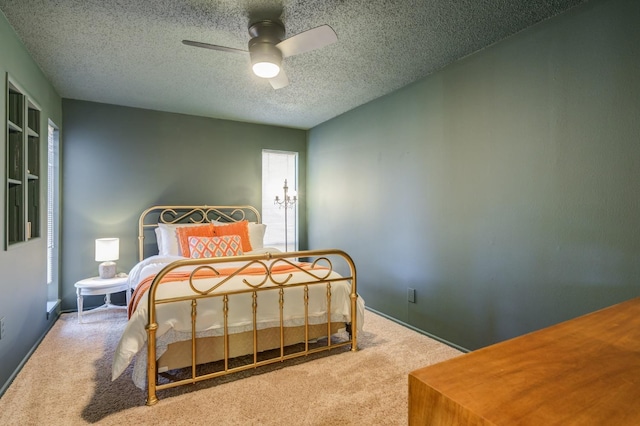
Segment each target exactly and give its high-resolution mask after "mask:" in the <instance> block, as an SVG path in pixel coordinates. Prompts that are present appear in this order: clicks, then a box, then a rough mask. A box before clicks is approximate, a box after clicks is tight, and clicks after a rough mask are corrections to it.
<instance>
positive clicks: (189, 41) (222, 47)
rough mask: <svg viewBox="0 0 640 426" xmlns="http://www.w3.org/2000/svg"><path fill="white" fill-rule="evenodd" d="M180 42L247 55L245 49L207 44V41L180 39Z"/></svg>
mask: <svg viewBox="0 0 640 426" xmlns="http://www.w3.org/2000/svg"><path fill="white" fill-rule="evenodd" d="M182 43H183V44H186V45H187V46H193V47H203V48H205V49H211V50H219V51H221V52H229V53H239V54H242V55H248V54H249V52H247V51H246V50H242V49H234V48H233V47H225V46H218V45H215V44H209V43H202V42H199V41H191V40H182Z"/></svg>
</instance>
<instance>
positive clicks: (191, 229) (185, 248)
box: [176, 224, 215, 257]
mask: <svg viewBox="0 0 640 426" xmlns="http://www.w3.org/2000/svg"><path fill="white" fill-rule="evenodd" d="M176 234H177V235H178V242H179V243H180V252H181V253H180V255H181V256H184V257H191V251H190V250H189V237H214V236H215V234H214V233H213V225H211V224H206V225H202V226H180V227H178V228H176Z"/></svg>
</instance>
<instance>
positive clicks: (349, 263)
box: [146, 249, 358, 405]
mask: <svg viewBox="0 0 640 426" xmlns="http://www.w3.org/2000/svg"><path fill="white" fill-rule="evenodd" d="M297 259H308V261H306V262H298V261H297ZM222 262H225V263H226V262H233V263H234V265H235V264H237V265H238V266H237V267H234V268H233V270H228V269H229V268H225V270H222V269H221V268H219V267H217V264H218V263H222ZM187 268H188V269H189V271H190V272H189V273H188V274H186V276H185V278H184V281H185V282H188V286H189V288H190V289H191V291H190V294H187V295H181V296H179V297H175V296H172V297H169V298H163V297H161V296H159V294H158V288H159V287H161V286H162V285H163V283H166V282H167V279H168V277H171V276H173V277H174V278H172V279H173V280H175V275H176V273H177V271H184V270H185V269H187ZM338 271H339V272H338ZM345 292H346V293H345ZM341 293H342V294H345V298H344V299H338V298H337V296H338V295H339V294H341ZM312 298H313V300H314V303H313V304H310V302H309V301H310V299H312ZM318 298H320V299H318ZM239 301H242V303H248V304H249V305H250V307H249V308H250V312H251V314H250V318H249V319H247V321H245V322H246V324H245V328H248V330H243V331H238V330H236V328H235V326H234V324H232V323H231V322H230V310H233V309H236V307H237V304H238V303H241V302H239ZM147 303H148V306H147V309H148V323H147V326H146V331H147V351H148V352H147V387H148V394H147V402H146V403H147V405H154V404H155V403H157V402H158V397H157V391H159V390H163V389H168V388H172V387H176V386H181V385H186V384H194V383H197V382H200V381H203V380H208V379H212V378H215V377H220V376H223V375H227V374H233V373H237V372H240V371H244V370H248V369H254V368H258V367H261V366H264V365H268V364H273V363H276V362H283V361H286V360H288V359H292V358H298V357H303V356H307V355H309V354H312V353H316V352H321V351H329V350H331V349H336V348H340V347H345V346H349V347H350V349H351V350H352V351H356V350H357V330H358V294H357V285H356V268H355V265H354V263H353V260H352V259H351V257H350V256H349V255H348V254H347V253H345V252H343V251H341V250H336V249H331V250H312V251H300V252H289V253H275V254H274V253H270V254H264V255H252V256H237V257H225V258H211V259H190V260H180V261H176V262H174V263H172V264H170V265H168V266H166V267H165V268H164V269H162V270H161V271H160V272H159V273H158V274H157V276H156V277H155V279H154V280H153V282H152V283H151V285H150V287H149V289H148V297H147ZM167 303H183V304H185V303H188V304H189V305H190V309H191V333H190V339H188V340H183V341H181V342H178V345H179V346H180V347H181V349H182V352H185V350H186V352H187V353H188V354H189V356H188V357H187V358H190V361H189V362H187V363H185V362H184V361H183V360H180V361H175V362H174V361H170V362H165V361H164V360H163V361H162V362H161V363H160V364H159V363H158V362H157V360H158V357H157V348H156V344H153V343H154V342H156V334H157V330H158V317H157V316H158V312H157V309H158V307H159V306H161V305H163V304H167ZM332 304H333V305H342V307H343V308H344V306H346V305H348V306H347V309H346V312H347V315H346V317H345V316H344V315H338V314H336V313H335V312H336V310H337V308H338V306H335V307H334V306H332ZM345 304H346V305H345ZM212 305H214V306H216V307H218V308H219V309H218V310H219V311H220V313H221V320H220V324H219V327H217V329H216V334H217V336H215V337H214V338H211V337H209V338H206V340H205V339H204V338H202V336H200V337H199V336H198V333H199V332H201V331H202V330H200V329H198V326H201V323H199V322H198V318H199V314H200V315H203V314H202V313H201V312H200V311H205V309H200V308H201V307H203V306H209V307H210V306H212ZM266 305H273V306H267V307H266V309H269V310H270V312H274V314H272V316H273V318H272V321H271V323H270V324H269V325H264V324H263V323H262V322H261V321H259V316H258V311H259V310H260V309H263V308H265V306H266ZM293 305H295V306H293ZM319 305H320V306H322V307H323V308H324V309H325V311H324V312H321V311H319V310H318V306H319ZM334 308H335V309H334ZM293 310H295V311H296V312H302V313H303V314H302V315H301V316H296V317H295V318H293V316H292V314H291V312H292V311H293ZM207 312H208V311H207ZM207 315H210V312H209V313H207ZM334 316H336V317H340V318H334ZM274 323H275V324H274ZM345 329H346V333H342V335H341V336H342V337H341V338H340V339H336V340H334V339H332V336H333V335H334V334H335V333H336V331H338V330H345ZM268 334H270V337H269V338H267V337H265V336H267V335H268ZM345 335H346V337H345ZM324 337H326V343H324V342H325V339H324ZM318 338H321V340H320V341H321V342H322V343H321V344H318V342H317V341H316V339H318ZM274 341H275V343H273V342H274ZM292 344H296V350H293V351H292V350H290V348H291V345H292ZM287 348H289V349H287ZM265 351H269V352H270V353H271V356H268V357H264V356H262V355H263V354H264V353H265ZM239 355H248V358H249V361H248V362H245V363H243V364H242V365H236V366H232V365H231V364H230V362H229V360H230V359H232V358H234V357H237V356H239ZM251 356H252V360H251ZM168 357H169V356H168V355H167V358H168ZM216 360H219V362H220V363H221V364H222V366H221V367H220V368H219V369H217V370H216V371H213V372H204V373H202V372H201V371H199V370H198V369H197V368H196V367H197V366H198V365H199V364H201V363H203V362H211V361H216ZM159 365H160V368H161V369H162V370H163V371H164V370H166V369H170V368H177V367H184V366H185V365H186V366H187V367H190V370H191V371H190V374H189V377H188V378H186V379H179V380H175V381H170V382H169V383H159V376H158V368H159Z"/></svg>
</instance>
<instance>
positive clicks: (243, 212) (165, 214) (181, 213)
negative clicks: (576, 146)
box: [138, 205, 262, 260]
mask: <svg viewBox="0 0 640 426" xmlns="http://www.w3.org/2000/svg"><path fill="white" fill-rule="evenodd" d="M213 220H215V221H218V222H240V221H242V220H248V221H249V222H257V223H262V220H261V218H260V212H259V211H258V210H257V209H256V208H255V207H253V206H206V205H205V206H153V207H149V208H148V209H146V210H145V211H143V212H142V214H140V219H139V220H138V260H142V259H144V257H145V256H144V255H145V252H146V253H150V252H153V250H155V248H157V241H156V234H155V229H156V228H157V227H158V223H207V222H211V221H213ZM145 249H146V250H145Z"/></svg>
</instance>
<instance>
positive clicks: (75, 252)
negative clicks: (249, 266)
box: [61, 99, 307, 309]
mask: <svg viewBox="0 0 640 426" xmlns="http://www.w3.org/2000/svg"><path fill="white" fill-rule="evenodd" d="M63 110H64V120H65V133H64V138H63V144H64V147H65V149H64V153H63V164H64V167H63V181H64V183H63V188H62V193H63V194H64V200H63V207H62V219H63V221H62V228H63V230H62V254H61V257H62V309H76V295H75V288H74V283H75V282H76V281H78V280H80V279H83V278H86V277H91V276H95V275H97V268H98V263H97V262H96V261H95V260H94V257H93V256H94V241H95V239H96V238H100V237H118V238H120V260H118V262H117V263H118V272H129V270H130V269H131V267H133V266H134V265H135V263H136V260H137V229H138V228H137V226H138V218H139V216H140V213H142V211H143V210H145V209H146V208H148V207H150V206H153V205H165V204H171V205H180V204H183V205H192V204H197V205H200V204H208V205H238V204H250V205H253V206H256V207H258V209H260V206H261V202H262V194H261V191H262V186H261V185H262V179H261V172H262V150H263V149H277V150H286V151H297V152H299V153H300V155H299V170H300V182H299V188H301V190H302V191H303V190H304V188H305V184H306V182H305V176H306V161H305V159H306V136H307V134H306V132H305V131H303V130H294V129H289V128H282V127H273V126H263V125H257V124H248V123H240V122H233V121H226V120H216V119H212V118H204V117H195V116H188V115H181V114H171V113H164V112H158V111H150V110H143V109H136V108H128V107H121V106H114V105H106V104H99V103H93V102H84V101H77V100H68V99H64V100H63ZM305 208H306V207H305V204H304V200H301V205H300V212H301V213H300V215H301V216H300V230H301V234H300V244H301V247H305V246H306V244H307V241H306V234H305V233H304V232H303V231H304V230H305V229H306V218H305V215H304V212H305ZM119 296H122V295H116V297H114V300H115V301H116V302H122V301H123V299H124V297H119ZM120 299H122V300H120ZM101 303H102V301H101V298H100V297H97V296H96V297H92V298H87V300H86V304H87V306H96V305H99V304H101Z"/></svg>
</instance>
